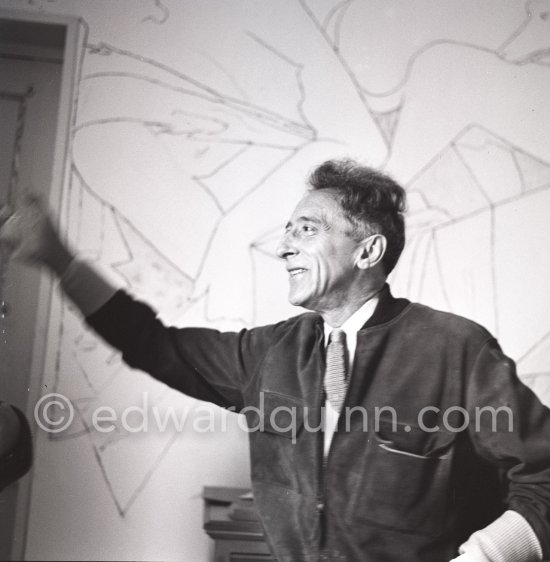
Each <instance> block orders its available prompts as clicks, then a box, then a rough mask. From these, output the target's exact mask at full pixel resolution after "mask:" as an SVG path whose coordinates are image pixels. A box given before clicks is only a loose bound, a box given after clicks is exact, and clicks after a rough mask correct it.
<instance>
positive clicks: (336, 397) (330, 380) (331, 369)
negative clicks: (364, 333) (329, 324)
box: [325, 329, 348, 413]
mask: <svg viewBox="0 0 550 562" xmlns="http://www.w3.org/2000/svg"><path fill="white" fill-rule="evenodd" d="M347 386H348V383H347V380H346V333H345V332H344V331H343V330H339V329H335V330H332V332H331V333H330V338H329V344H328V346H327V370H326V374H325V392H326V394H327V398H328V400H329V401H330V403H331V405H332V407H333V408H334V409H335V410H336V411H337V412H338V413H340V411H341V409H342V405H343V403H344V399H345V397H346V391H347Z"/></svg>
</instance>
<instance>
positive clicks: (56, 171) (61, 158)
mask: <svg viewBox="0 0 550 562" xmlns="http://www.w3.org/2000/svg"><path fill="white" fill-rule="evenodd" d="M0 18H2V19H7V20H14V21H22V22H36V23H43V24H54V25H61V26H64V27H65V29H66V35H65V48H64V53H63V67H62V72H61V88H60V95H59V108H58V114H57V123H56V130H55V140H54V142H55V145H54V157H53V158H54V160H53V165H52V181H51V185H50V186H49V191H48V204H49V207H50V209H52V210H53V211H54V212H55V213H56V214H57V216H59V215H60V214H61V213H60V211H61V204H62V198H63V192H64V186H65V185H68V181H69V175H70V148H71V129H72V125H73V122H74V118H75V112H76V104H75V99H76V98H75V96H76V91H77V87H78V78H79V72H80V61H81V56H82V53H83V44H82V43H83V33H84V32H83V28H82V25H81V23H80V21H79V20H78V18H73V17H69V16H63V15H57V14H45V13H41V12H31V11H21V10H7V9H2V8H0ZM53 289H54V283H53V280H52V279H51V277H50V276H49V275H42V276H41V279H40V286H39V295H38V298H39V302H42V303H43V304H44V306H40V307H39V309H38V313H37V318H36V327H35V333H34V343H33V348H32V359H31V368H30V374H29V393H28V401H27V408H26V414H27V418H28V420H29V423H30V424H31V427H32V428H33V429H34V430H36V423H35V421H34V405H35V404H36V402H37V401H38V399H39V397H40V393H41V388H42V379H43V376H44V367H45V365H46V353H47V351H48V350H47V347H46V344H47V341H48V327H49V326H50V327H51V326H53V323H50V319H51V318H58V317H59V312H60V302H59V299H52V293H53ZM33 433H36V431H33ZM32 483H33V469H31V473H30V476H29V477H28V478H25V479H23V480H22V481H21V482H19V489H18V494H17V506H16V516H15V526H14V535H13V541H12V552H11V558H12V559H13V560H24V558H25V549H26V539H27V526H28V517H29V509H30V501H31V493H32Z"/></svg>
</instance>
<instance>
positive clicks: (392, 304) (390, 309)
mask: <svg viewBox="0 0 550 562" xmlns="http://www.w3.org/2000/svg"><path fill="white" fill-rule="evenodd" d="M409 304H411V303H410V301H409V300H408V299H396V298H394V296H393V295H392V294H391V291H390V286H389V285H388V284H387V283H386V284H385V285H384V287H383V288H382V290H381V291H380V293H379V294H378V304H377V305H376V308H375V309H374V313H373V315H372V316H371V317H370V318H369V319H368V320H367V322H366V323H365V325H364V326H363V328H362V329H365V328H372V327H374V326H379V325H380V324H385V323H386V322H389V321H390V320H393V319H394V318H396V317H397V316H399V315H400V314H401V313H402V312H403V310H405V308H407V306H409Z"/></svg>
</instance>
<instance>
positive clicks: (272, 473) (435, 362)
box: [87, 286, 550, 562]
mask: <svg viewBox="0 0 550 562" xmlns="http://www.w3.org/2000/svg"><path fill="white" fill-rule="evenodd" d="M87 321H88V323H89V324H90V325H91V326H92V327H93V328H94V329H95V330H96V331H97V332H98V333H99V334H100V335H101V336H102V337H103V338H105V340H106V341H108V342H109V343H110V344H112V345H113V346H115V347H117V348H118V349H120V350H121V351H122V353H123V358H124V360H125V361H126V362H127V363H128V364H129V365H130V366H132V367H136V368H139V369H141V370H143V371H146V372H148V373H150V374H151V375H152V376H153V377H155V378H157V379H158V380H160V381H163V382H165V383H166V384H168V385H169V386H171V387H173V388H175V389H177V390H180V391H181V392H184V393H185V394H187V395H190V396H193V397H196V398H198V399H201V400H206V401H210V402H213V403H215V404H218V405H219V406H222V407H225V408H228V407H232V408H234V409H236V411H241V412H242V413H243V414H244V415H246V417H247V421H248V425H249V428H250V451H251V452H250V454H251V471H252V486H253V491H254V497H255V501H256V503H257V506H258V510H259V512H260V515H261V518H262V522H263V525H264V528H265V532H266V536H267V538H268V541H269V543H270V545H271V548H272V550H273V552H274V554H275V555H276V556H277V558H278V560H279V561H280V562H302V561H308V562H313V561H318V560H329V561H362V562H396V561H397V562H400V561H407V562H430V561H433V562H448V560H450V559H451V558H453V557H455V556H456V555H457V548H458V546H459V544H461V543H462V542H463V541H464V540H466V539H467V537H468V536H469V535H470V533H472V532H473V531H475V530H477V529H480V528H482V527H484V526H485V525H487V524H488V523H490V522H492V521H493V520H494V519H495V518H496V517H498V516H499V515H500V514H501V513H502V512H503V511H504V510H505V509H513V510H516V511H517V512H519V513H520V514H521V515H522V516H523V517H525V519H526V520H527V521H528V522H529V523H530V525H531V526H532V528H533V529H534V531H535V533H536V534H537V536H538V538H539V541H540V543H541V546H542V548H543V552H544V555H545V557H550V515H549V514H550V413H549V410H548V409H547V408H545V407H544V406H543V405H542V404H541V403H540V401H539V400H538V398H537V397H536V396H535V395H534V394H533V393H532V392H531V390H529V389H528V388H527V387H526V386H525V385H523V384H522V383H521V382H520V381H519V380H518V378H517V376H516V373H515V367H514V363H513V362H512V361H511V360H510V359H508V358H507V357H506V356H504V355H503V353H502V352H501V350H500V348H499V346H498V343H497V342H496V340H495V339H494V338H493V337H492V336H491V335H490V334H489V333H488V332H487V331H486V330H485V329H484V328H482V327H481V326H479V325H477V324H475V323H473V322H471V321H469V320H466V319H464V318H461V317H459V316H456V315H452V314H449V313H443V312H439V311H435V310H433V309H431V308H428V307H426V306H423V305H420V304H414V303H411V302H409V301H408V300H405V299H395V298H393V297H392V296H391V294H390V291H389V288H388V287H387V286H386V287H385V289H384V290H383V292H382V294H381V297H380V300H379V303H378V306H377V308H376V310H375V312H374V315H373V316H372V317H371V318H370V319H369V321H368V322H367V323H366V324H365V326H364V327H363V329H361V330H360V331H359V332H358V336H357V349H356V354H355V359H354V365H353V372H352V374H351V381H350V385H349V389H348V394H347V396H346V400H345V404H344V408H347V410H346V409H344V411H343V413H342V415H341V416H340V419H339V425H338V428H337V431H336V433H335V435H334V438H333V441H332V445H331V449H330V453H329V455H328V459H327V460H326V462H325V461H324V460H323V435H322V432H321V431H319V428H320V425H321V424H320V422H321V416H322V413H323V412H322V410H323V408H322V405H323V403H324V396H323V389H322V381H323V373H324V370H325V351H324V340H323V322H322V319H321V318H320V316H319V315H316V314H312V313H306V314H302V315H299V316H296V317H294V318H291V319H289V320H286V321H284V322H280V323H278V324H274V325H269V326H263V327H259V328H254V329H251V330H242V331H241V332H239V333H233V332H230V333H221V332H218V331H215V330H210V329H202V328H183V329H179V328H169V327H165V326H163V325H162V323H161V322H160V321H159V320H158V319H157V318H156V317H155V313H154V312H153V311H152V310H151V309H150V308H149V307H148V306H146V305H144V304H142V303H139V302H137V301H134V300H133V299H131V298H130V297H129V296H128V295H127V294H125V293H124V292H120V291H119V292H118V293H117V294H116V295H115V296H114V297H113V298H112V299H111V300H110V301H109V302H108V303H107V304H105V305H104V306H103V307H102V308H101V309H100V310H99V311H97V312H96V313H94V314H92V315H91V316H90V317H88V319H87Z"/></svg>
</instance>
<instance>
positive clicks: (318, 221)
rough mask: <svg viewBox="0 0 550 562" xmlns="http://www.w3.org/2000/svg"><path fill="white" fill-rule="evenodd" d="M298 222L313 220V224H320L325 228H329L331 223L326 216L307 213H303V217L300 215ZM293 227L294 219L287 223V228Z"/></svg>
mask: <svg viewBox="0 0 550 562" xmlns="http://www.w3.org/2000/svg"><path fill="white" fill-rule="evenodd" d="M295 222H296V223H299V222H311V223H313V224H318V225H319V226H322V227H324V228H329V226H330V225H329V223H328V221H327V220H326V218H325V217H324V216H322V217H308V216H306V215H302V216H301V217H298V218H297V219H296V221H295ZM291 227H292V221H288V222H287V223H286V225H285V230H288V229H289V228H291Z"/></svg>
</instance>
